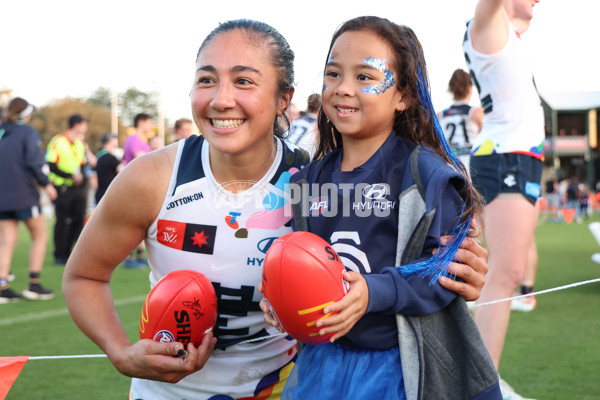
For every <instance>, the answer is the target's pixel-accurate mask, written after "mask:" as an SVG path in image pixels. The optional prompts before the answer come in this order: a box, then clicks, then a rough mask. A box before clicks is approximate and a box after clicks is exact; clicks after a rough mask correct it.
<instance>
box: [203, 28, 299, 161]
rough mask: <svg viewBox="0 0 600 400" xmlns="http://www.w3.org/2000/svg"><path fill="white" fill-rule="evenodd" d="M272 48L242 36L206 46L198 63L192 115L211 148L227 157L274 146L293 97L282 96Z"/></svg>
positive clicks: (227, 35)
mask: <svg viewBox="0 0 600 400" xmlns="http://www.w3.org/2000/svg"><path fill="white" fill-rule="evenodd" d="M270 58H271V55H270V52H269V50H268V46H261V47H257V46H256V45H254V44H252V43H251V42H249V41H248V40H247V36H246V34H244V33H243V32H242V31H241V30H239V29H236V30H233V31H228V32H223V33H221V34H219V35H217V36H216V37H215V38H213V39H212V40H211V41H210V42H208V43H207V44H206V46H205V47H204V49H203V50H202V51H201V53H200V55H199V57H198V61H197V63H196V76H195V80H194V85H193V87H192V91H191V98H192V115H193V117H194V121H195V122H196V124H197V126H198V127H199V128H200V131H201V132H202V134H203V136H204V137H205V138H206V140H207V141H208V142H209V143H210V145H211V147H212V148H213V149H214V150H216V151H218V152H222V153H226V154H232V155H235V154H240V153H242V152H253V151H255V150H260V149H262V147H261V146H268V148H269V149H270V148H271V146H272V143H273V123H274V121H275V118H276V116H277V115H279V114H281V113H283V112H284V111H285V109H286V107H287V105H288V103H289V101H290V100H291V96H292V94H293V92H290V93H285V94H283V95H279V94H278V89H277V78H278V74H277V70H276V69H275V67H274V66H273V65H272V64H271V62H270V61H269V60H270Z"/></svg>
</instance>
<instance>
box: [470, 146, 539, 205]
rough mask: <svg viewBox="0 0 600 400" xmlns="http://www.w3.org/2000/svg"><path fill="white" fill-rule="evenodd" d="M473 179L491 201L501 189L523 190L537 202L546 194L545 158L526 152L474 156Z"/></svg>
mask: <svg viewBox="0 0 600 400" xmlns="http://www.w3.org/2000/svg"><path fill="white" fill-rule="evenodd" d="M470 168H471V181H472V182H473V186H475V189H477V191H478V192H479V193H480V194H481V195H482V196H483V198H484V200H485V202H486V204H489V203H490V202H491V201H492V200H494V199H495V198H496V197H497V196H498V195H499V194H500V193H521V194H522V195H523V196H525V197H526V198H527V200H529V202H530V203H531V204H533V205H535V202H536V201H537V199H538V197H540V196H541V195H542V189H541V186H540V182H541V180H542V168H543V163H542V161H540V160H538V159H537V158H535V157H531V156H527V155H525V154H517V153H505V154H490V155H487V156H471V165H470Z"/></svg>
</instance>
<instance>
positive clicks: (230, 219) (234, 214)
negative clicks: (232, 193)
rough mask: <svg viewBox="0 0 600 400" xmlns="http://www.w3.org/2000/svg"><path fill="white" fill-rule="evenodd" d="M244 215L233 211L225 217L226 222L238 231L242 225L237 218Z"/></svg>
mask: <svg viewBox="0 0 600 400" xmlns="http://www.w3.org/2000/svg"><path fill="white" fill-rule="evenodd" d="M241 215H242V213H239V212H233V211H231V212H230V213H229V215H228V216H226V217H225V222H226V223H227V226H228V227H230V228H231V229H237V228H239V227H240V224H238V222H237V220H236V219H237V217H239V216H241Z"/></svg>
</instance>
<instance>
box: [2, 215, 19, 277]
mask: <svg viewBox="0 0 600 400" xmlns="http://www.w3.org/2000/svg"><path fill="white" fill-rule="evenodd" d="M18 238H19V221H18V220H16V219H3V220H0V279H7V278H8V274H9V272H10V263H11V261H12V256H13V253H14V251H15V247H16V246H17V240H18Z"/></svg>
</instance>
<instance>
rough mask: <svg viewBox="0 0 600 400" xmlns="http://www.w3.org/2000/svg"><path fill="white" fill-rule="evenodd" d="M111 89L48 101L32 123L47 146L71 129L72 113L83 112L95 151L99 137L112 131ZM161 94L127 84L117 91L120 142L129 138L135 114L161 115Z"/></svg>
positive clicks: (38, 111)
mask: <svg viewBox="0 0 600 400" xmlns="http://www.w3.org/2000/svg"><path fill="white" fill-rule="evenodd" d="M111 102H112V92H111V90H110V89H108V88H105V87H99V88H97V89H96V90H95V91H94V92H92V94H91V95H90V96H89V97H87V98H72V97H65V98H62V99H56V100H52V101H50V102H48V104H45V105H43V106H41V107H39V108H38V109H37V110H36V112H35V113H33V115H32V116H31V120H30V124H31V125H32V126H33V127H34V128H36V129H37V130H38V132H39V133H40V136H41V137H42V146H43V148H44V149H45V148H46V146H47V145H48V143H49V142H50V140H51V139H52V138H53V137H54V136H56V135H58V134H61V133H63V132H64V131H66V130H67V129H68V119H69V117H70V116H71V115H73V114H76V113H78V114H81V115H82V116H83V117H84V118H86V119H87V120H88V121H89V122H88V133H87V135H86V138H85V141H86V142H87V144H88V145H89V146H90V149H91V150H92V151H93V152H96V151H98V150H99V148H100V138H101V137H102V135H104V134H105V133H107V132H111ZM158 104H159V98H158V93H157V92H143V91H141V90H139V89H136V88H135V87H130V88H128V89H127V90H126V91H125V92H123V93H120V94H119V95H118V110H119V122H118V132H112V133H116V134H117V135H118V136H119V144H120V145H122V144H123V143H124V142H125V139H126V138H127V128H129V127H131V126H132V125H133V119H134V117H135V115H136V114H138V113H141V112H144V113H147V114H150V115H152V116H157V115H158V111H159V110H158Z"/></svg>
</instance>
